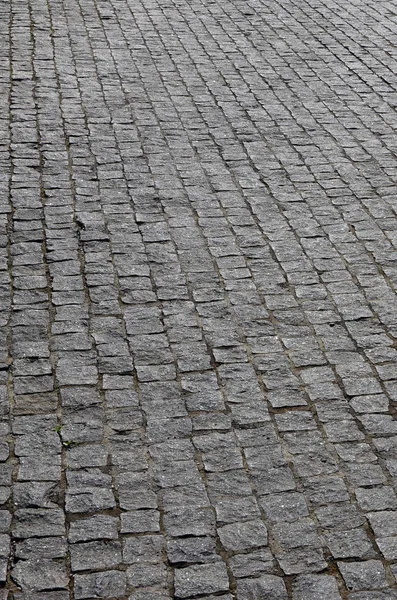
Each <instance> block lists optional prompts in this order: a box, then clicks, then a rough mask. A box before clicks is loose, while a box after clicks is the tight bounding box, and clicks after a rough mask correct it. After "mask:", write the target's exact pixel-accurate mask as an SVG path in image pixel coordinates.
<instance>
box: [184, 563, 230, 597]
mask: <svg viewBox="0 0 397 600" xmlns="http://www.w3.org/2000/svg"><path fill="white" fill-rule="evenodd" d="M228 590H229V578H228V575H227V571H226V567H225V565H224V564H223V563H214V564H206V565H192V566H191V567H186V568H185V569H175V598H189V596H196V595H199V594H212V593H217V592H226V591H228Z"/></svg>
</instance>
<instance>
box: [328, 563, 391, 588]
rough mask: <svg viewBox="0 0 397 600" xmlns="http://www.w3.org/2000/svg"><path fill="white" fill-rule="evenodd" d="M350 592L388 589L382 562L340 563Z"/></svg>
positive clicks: (339, 565) (339, 566)
mask: <svg viewBox="0 0 397 600" xmlns="http://www.w3.org/2000/svg"><path fill="white" fill-rule="evenodd" d="M338 568H339V570H340V572H341V573H342V577H343V579H344V581H345V584H346V587H347V589H348V590H351V591H353V592H357V591H360V590H378V589H382V588H386V587H388V582H387V578H386V572H385V569H384V566H383V564H382V563H381V562H380V560H367V561H363V562H351V563H344V562H338Z"/></svg>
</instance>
